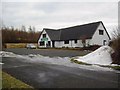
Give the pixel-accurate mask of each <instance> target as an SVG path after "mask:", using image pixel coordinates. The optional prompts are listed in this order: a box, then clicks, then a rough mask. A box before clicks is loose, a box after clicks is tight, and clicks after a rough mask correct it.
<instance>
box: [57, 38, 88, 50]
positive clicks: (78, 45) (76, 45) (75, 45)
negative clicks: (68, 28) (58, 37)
mask: <svg viewBox="0 0 120 90" xmlns="http://www.w3.org/2000/svg"><path fill="white" fill-rule="evenodd" d="M89 41H90V39H87V40H86V46H88V44H89ZM55 47H58V48H61V47H83V44H82V40H77V43H75V41H74V40H69V44H64V41H55Z"/></svg>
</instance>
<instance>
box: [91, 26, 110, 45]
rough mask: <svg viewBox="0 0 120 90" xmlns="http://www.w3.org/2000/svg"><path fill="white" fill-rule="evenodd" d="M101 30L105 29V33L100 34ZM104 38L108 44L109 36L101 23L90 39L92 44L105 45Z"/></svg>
mask: <svg viewBox="0 0 120 90" xmlns="http://www.w3.org/2000/svg"><path fill="white" fill-rule="evenodd" d="M99 30H104V34H103V35H99ZM103 40H106V41H107V42H106V44H108V43H109V37H108V35H107V33H106V31H105V29H104V27H103V25H102V24H100V25H99V27H98V28H97V30H96V31H95V33H94V35H93V37H92V39H91V40H90V45H103Z"/></svg>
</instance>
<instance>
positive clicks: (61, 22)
mask: <svg viewBox="0 0 120 90" xmlns="http://www.w3.org/2000/svg"><path fill="white" fill-rule="evenodd" d="M2 7H3V14H2V15H3V21H4V23H5V24H6V25H7V26H15V27H19V26H20V25H26V26H29V25H34V26H36V28H37V29H39V30H42V28H45V27H50V28H62V27H68V26H74V25H79V24H83V23H89V22H94V21H99V20H100V21H103V22H104V24H105V26H106V27H107V28H108V29H110V28H111V26H112V27H114V26H115V27H116V24H117V19H118V12H117V11H118V10H117V9H118V8H117V3H116V2H115V3H113V2H111V3H109V2H106V3H105V2H101V3H100V2H99V3H98V2H35V3H34V2H33V3H32V2H29V3H28V2H21V3H20V2H19V3H18V2H17V3H16V2H11V3H9V2H6V3H3V6H2ZM113 24H114V25H113ZM111 29H112V28H111Z"/></svg>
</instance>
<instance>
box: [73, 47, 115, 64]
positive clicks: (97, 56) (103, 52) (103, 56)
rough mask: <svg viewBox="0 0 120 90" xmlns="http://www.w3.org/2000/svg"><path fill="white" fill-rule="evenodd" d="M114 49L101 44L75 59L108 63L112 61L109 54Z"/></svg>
mask: <svg viewBox="0 0 120 90" xmlns="http://www.w3.org/2000/svg"><path fill="white" fill-rule="evenodd" d="M113 52H114V50H113V49H112V48H111V47H109V46H102V47H100V48H98V49H97V50H95V51H93V52H92V53H89V54H87V55H85V56H82V57H77V58H76V59H75V60H78V61H82V62H85V63H89V64H98V65H110V64H111V63H112V59H111V54H112V53H113Z"/></svg>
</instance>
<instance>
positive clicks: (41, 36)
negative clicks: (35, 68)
mask: <svg viewBox="0 0 120 90" xmlns="http://www.w3.org/2000/svg"><path fill="white" fill-rule="evenodd" d="M43 34H46V38H48V41H51V39H50V37H49V36H48V34H47V33H46V31H45V30H44V31H43V32H42V34H41V35H40V38H39V40H38V46H39V47H46V44H47V42H46V41H45V46H40V44H39V42H40V41H41V39H42V38H43ZM50 44H51V47H52V42H50Z"/></svg>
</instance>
